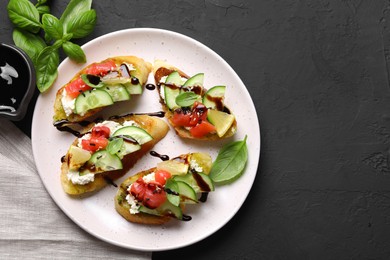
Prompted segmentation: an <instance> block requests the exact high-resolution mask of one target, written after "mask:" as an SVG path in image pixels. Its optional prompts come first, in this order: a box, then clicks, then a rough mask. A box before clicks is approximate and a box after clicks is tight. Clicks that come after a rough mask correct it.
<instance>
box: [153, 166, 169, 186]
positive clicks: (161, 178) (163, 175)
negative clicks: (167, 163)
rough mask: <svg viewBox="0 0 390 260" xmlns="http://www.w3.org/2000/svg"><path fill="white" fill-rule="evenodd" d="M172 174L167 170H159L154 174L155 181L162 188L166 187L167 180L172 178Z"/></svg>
mask: <svg viewBox="0 0 390 260" xmlns="http://www.w3.org/2000/svg"><path fill="white" fill-rule="evenodd" d="M171 176H172V175H171V174H170V173H169V172H168V171H165V170H157V171H156V172H155V173H154V179H155V181H156V183H158V184H160V185H161V186H164V185H165V183H166V182H167V179H169V178H171Z"/></svg>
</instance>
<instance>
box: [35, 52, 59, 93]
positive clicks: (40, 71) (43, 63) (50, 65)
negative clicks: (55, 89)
mask: <svg viewBox="0 0 390 260" xmlns="http://www.w3.org/2000/svg"><path fill="white" fill-rule="evenodd" d="M59 61H60V58H59V54H58V49H57V48H56V47H55V46H48V47H45V48H44V49H43V50H42V51H41V53H40V54H39V56H38V59H37V65H36V68H35V69H36V73H37V86H38V89H39V91H40V92H44V91H46V90H47V89H48V88H50V87H51V85H52V84H53V83H54V81H55V80H56V78H57V75H58V71H57V67H58V64H59Z"/></svg>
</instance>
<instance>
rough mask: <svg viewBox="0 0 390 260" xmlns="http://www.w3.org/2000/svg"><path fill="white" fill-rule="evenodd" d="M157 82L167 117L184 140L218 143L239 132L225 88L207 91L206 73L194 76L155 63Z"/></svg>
mask: <svg viewBox="0 0 390 260" xmlns="http://www.w3.org/2000/svg"><path fill="white" fill-rule="evenodd" d="M153 74H154V79H155V82H156V85H157V89H158V92H159V96H160V103H161V104H162V107H163V110H164V111H165V115H166V118H167V119H168V121H169V123H170V124H171V125H172V126H173V127H174V129H175V131H176V133H177V134H178V135H179V136H180V137H183V138H190V139H202V140H216V139H221V138H227V137H230V136H232V135H234V133H235V132H236V130H237V121H236V118H235V116H234V114H233V113H232V111H231V110H230V109H229V108H228V107H227V106H226V105H225V104H224V97H225V90H226V87H225V86H214V87H212V88H210V89H208V90H207V89H206V88H205V87H204V86H203V79H204V73H198V74H196V75H194V76H192V77H190V76H188V75H187V74H186V73H184V72H183V71H181V70H180V69H178V68H176V67H174V66H172V65H170V64H167V63H166V62H163V61H156V62H155V64H154V68H153Z"/></svg>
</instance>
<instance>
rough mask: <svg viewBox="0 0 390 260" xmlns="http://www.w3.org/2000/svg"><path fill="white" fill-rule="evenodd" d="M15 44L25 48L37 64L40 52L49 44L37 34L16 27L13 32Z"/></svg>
mask: <svg viewBox="0 0 390 260" xmlns="http://www.w3.org/2000/svg"><path fill="white" fill-rule="evenodd" d="M12 38H13V41H14V43H15V45H16V46H17V47H19V48H21V49H22V50H24V51H25V52H26V53H27V55H28V56H29V57H30V58H31V60H32V61H33V63H34V66H36V60H37V58H38V55H39V53H41V51H42V50H43V49H44V48H45V47H46V46H47V44H46V42H45V41H44V40H43V39H42V38H41V37H39V36H38V35H36V34H33V33H30V32H26V31H22V30H20V29H15V30H14V31H13V33H12Z"/></svg>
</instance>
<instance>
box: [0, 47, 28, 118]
mask: <svg viewBox="0 0 390 260" xmlns="http://www.w3.org/2000/svg"><path fill="white" fill-rule="evenodd" d="M5 49H6V47H5V46H2V45H1V44H0V50H1V51H0V73H1V77H0V89H1V91H2V94H1V95H0V111H4V112H11V113H14V112H16V110H18V108H19V106H20V105H21V102H22V99H23V97H24V95H25V94H26V91H27V88H28V85H29V77H28V75H29V70H28V67H27V64H26V62H25V61H24V60H23V59H22V58H21V57H20V55H15V54H17V53H16V51H14V50H9V51H6V50H5Z"/></svg>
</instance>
